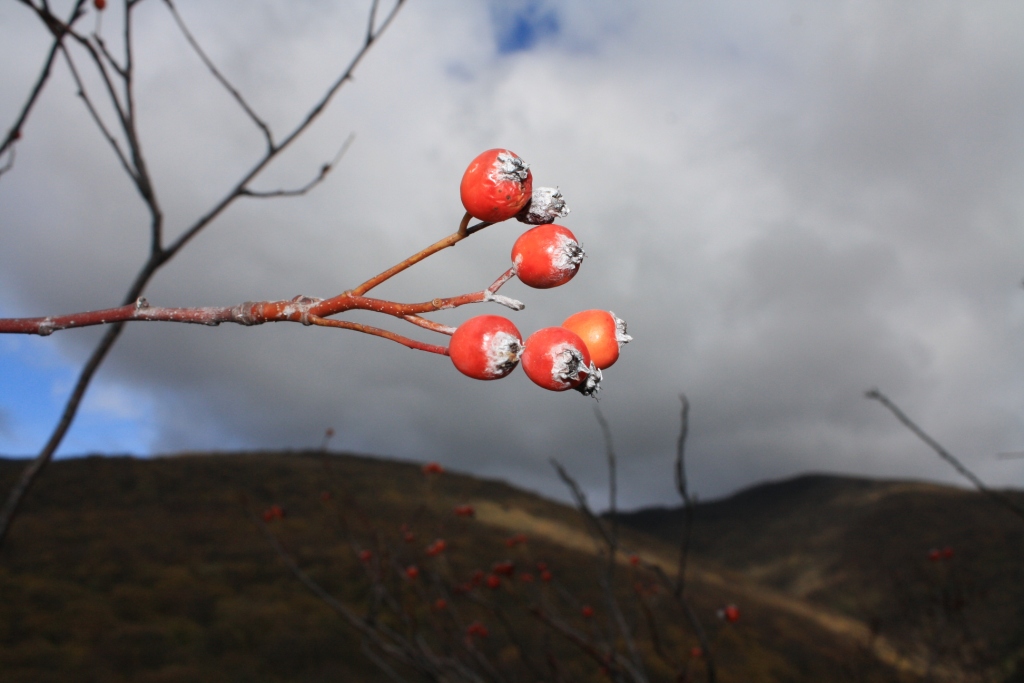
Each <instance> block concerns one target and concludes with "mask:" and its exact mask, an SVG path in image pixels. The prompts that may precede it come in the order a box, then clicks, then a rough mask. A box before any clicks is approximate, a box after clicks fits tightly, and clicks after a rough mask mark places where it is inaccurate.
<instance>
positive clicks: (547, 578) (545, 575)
mask: <svg viewBox="0 0 1024 683" xmlns="http://www.w3.org/2000/svg"><path fill="white" fill-rule="evenodd" d="M540 580H541V581H543V582H544V583H551V572H549V571H548V570H547V569H545V570H544V571H542V572H541V573H540Z"/></svg>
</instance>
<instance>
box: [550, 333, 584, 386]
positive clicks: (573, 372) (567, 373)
mask: <svg viewBox="0 0 1024 683" xmlns="http://www.w3.org/2000/svg"><path fill="white" fill-rule="evenodd" d="M551 356H552V358H553V359H554V361H555V362H554V364H553V365H552V366H551V378H552V379H555V380H557V381H559V382H561V383H563V384H567V385H572V384H575V383H576V382H579V381H580V379H581V373H582V374H583V375H584V376H585V375H586V373H588V372H589V371H590V368H588V367H587V362H586V360H585V359H584V358H583V354H582V353H581V352H580V350H579V349H577V348H576V347H575V346H573V345H572V344H568V343H566V344H562V345H561V346H560V347H558V348H555V349H554V350H553V351H552V354H551Z"/></svg>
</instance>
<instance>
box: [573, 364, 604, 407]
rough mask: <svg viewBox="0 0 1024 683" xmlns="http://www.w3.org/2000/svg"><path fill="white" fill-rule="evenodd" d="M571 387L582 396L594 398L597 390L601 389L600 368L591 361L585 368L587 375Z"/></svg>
mask: <svg viewBox="0 0 1024 683" xmlns="http://www.w3.org/2000/svg"><path fill="white" fill-rule="evenodd" d="M573 389H575V390H576V391H578V392H580V393H581V394H583V395H584V396H593V397H594V398H595V399H596V398H597V392H599V391H601V369H600V368H598V367H597V366H596V365H594V364H593V363H591V364H590V367H589V368H587V376H586V377H585V378H584V379H583V381H582V382H580V383H579V384H577V385H576V386H574V387H573Z"/></svg>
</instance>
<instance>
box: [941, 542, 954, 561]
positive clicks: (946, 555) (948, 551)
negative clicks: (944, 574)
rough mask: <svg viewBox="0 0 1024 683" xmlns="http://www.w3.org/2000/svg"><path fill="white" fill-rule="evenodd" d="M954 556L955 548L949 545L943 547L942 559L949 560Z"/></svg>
mask: <svg viewBox="0 0 1024 683" xmlns="http://www.w3.org/2000/svg"><path fill="white" fill-rule="evenodd" d="M952 558H953V549H952V548H951V547H949V546H948V545H947V546H946V547H945V548H943V549H942V559H944V560H949V559H952Z"/></svg>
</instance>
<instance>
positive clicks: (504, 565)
mask: <svg viewBox="0 0 1024 683" xmlns="http://www.w3.org/2000/svg"><path fill="white" fill-rule="evenodd" d="M491 571H492V572H494V573H495V574H500V575H501V576H512V575H513V574H515V572H516V566H515V565H514V564H512V563H511V562H509V561H507V560H506V561H505V562H495V563H494V566H493V567H491Z"/></svg>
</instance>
